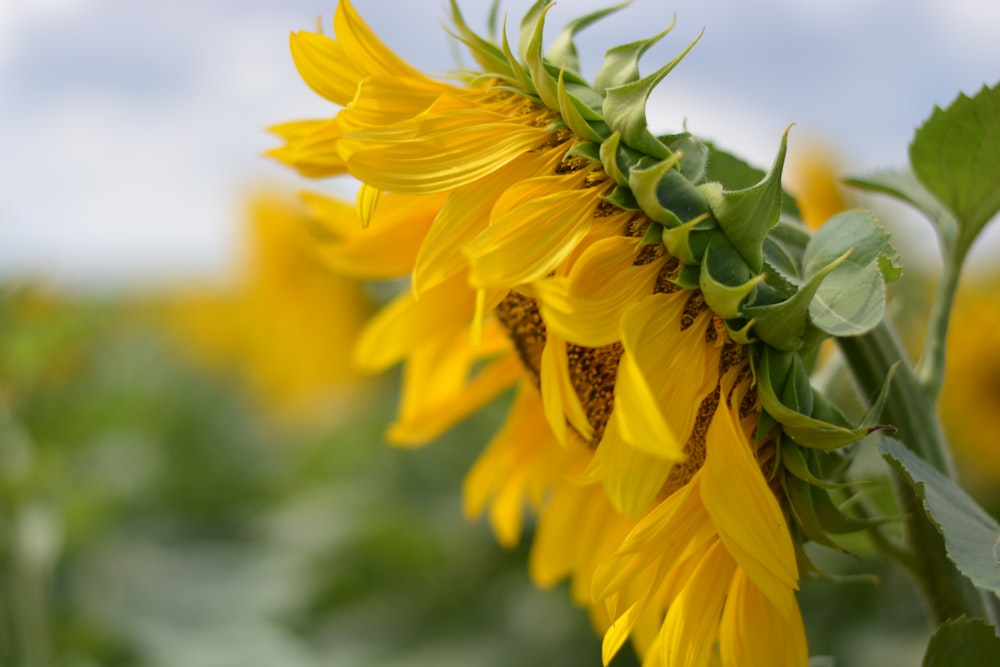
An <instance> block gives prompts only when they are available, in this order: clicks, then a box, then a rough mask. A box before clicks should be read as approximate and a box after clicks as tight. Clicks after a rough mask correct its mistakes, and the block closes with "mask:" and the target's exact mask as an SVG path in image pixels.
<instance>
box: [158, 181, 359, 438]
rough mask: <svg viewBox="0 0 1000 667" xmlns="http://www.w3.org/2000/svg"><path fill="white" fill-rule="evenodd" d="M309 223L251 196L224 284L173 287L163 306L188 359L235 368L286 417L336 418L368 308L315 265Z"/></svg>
mask: <svg viewBox="0 0 1000 667" xmlns="http://www.w3.org/2000/svg"><path fill="white" fill-rule="evenodd" d="M308 225H309V222H308V219H307V218H306V217H305V215H304V213H303V211H302V208H301V206H299V205H297V204H296V202H295V201H294V200H289V198H288V197H286V196H283V195H279V194H274V193H271V194H258V195H255V196H254V197H253V198H252V200H251V201H250V202H249V206H248V213H247V227H246V231H247V238H246V240H245V241H246V242H245V245H244V250H245V253H244V256H243V259H242V262H241V263H240V266H239V267H238V270H237V272H236V275H235V277H234V279H233V281H232V283H231V285H229V287H228V288H218V287H216V288H207V287H205V288H201V289H199V290H197V291H194V292H189V293H183V294H177V295H174V296H173V298H172V299H171V302H172V303H171V307H170V309H169V314H170V321H171V325H172V326H171V328H172V330H173V331H175V332H176V333H177V334H179V336H180V337H181V339H182V340H183V341H184V343H185V346H186V347H187V348H188V349H189V350H191V352H192V353H193V354H194V355H195V356H196V357H197V359H199V360H200V361H202V362H204V363H206V364H208V365H210V366H212V367H215V368H217V369H220V370H223V369H225V370H227V371H228V372H231V373H234V374H236V375H238V376H239V377H240V378H241V379H242V380H243V381H244V382H246V383H247V384H248V386H249V388H250V390H251V391H252V393H253V394H254V395H255V396H257V397H258V398H259V399H260V400H261V401H262V403H263V405H265V406H266V407H268V408H269V409H271V410H273V412H274V413H275V414H276V415H278V416H285V417H288V418H290V419H293V420H302V419H309V420H313V419H324V418H335V417H336V416H337V415H338V414H342V413H343V412H344V410H345V408H346V406H347V405H348V404H349V403H350V400H351V399H352V398H356V396H354V395H355V394H358V393H360V392H361V388H362V384H361V380H360V377H359V375H358V372H357V371H356V369H354V368H353V367H352V365H351V363H350V347H351V344H352V342H353V340H354V339H355V338H356V337H357V335H358V332H359V331H360V329H361V326H362V324H363V322H364V321H365V319H366V318H367V316H368V314H369V313H370V312H371V306H370V302H369V300H368V298H367V296H366V295H365V293H364V291H363V290H362V289H361V288H360V287H359V286H358V285H357V284H356V283H355V282H352V281H348V280H346V279H343V278H339V277H337V276H336V275H333V274H331V273H330V272H329V271H328V270H326V269H325V268H324V267H323V266H322V263H321V260H319V258H317V257H316V256H315V254H314V253H313V252H312V246H311V245H310V243H309V229H308Z"/></svg>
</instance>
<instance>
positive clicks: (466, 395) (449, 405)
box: [386, 331, 522, 447]
mask: <svg viewBox="0 0 1000 667" xmlns="http://www.w3.org/2000/svg"><path fill="white" fill-rule="evenodd" d="M467 337H468V333H467V332H465V331H461V332H458V333H457V334H456V336H455V337H454V338H452V339H450V340H449V339H445V340H444V341H443V342H442V343H441V344H439V345H433V344H432V345H428V346H425V347H424V348H422V349H421V350H419V351H417V352H415V353H413V354H412V355H411V356H410V357H409V359H408V361H407V364H406V368H405V369H404V373H403V396H402V398H401V400H400V410H399V416H398V418H397V419H396V421H395V422H394V423H393V424H392V426H390V428H389V430H388V432H387V433H386V437H387V439H388V440H389V442H391V443H392V444H394V445H399V446H407V447H412V446H418V445H423V444H425V443H427V442H429V441H431V440H433V439H434V438H437V437H439V436H440V435H441V434H442V433H444V432H445V431H446V430H447V429H449V428H451V427H452V426H454V425H455V424H456V423H458V422H459V421H461V420H462V419H464V418H465V417H467V416H468V415H470V414H472V413H473V412H475V411H476V410H479V409H481V408H482V407H483V406H484V405H486V404H487V403H489V402H490V401H491V400H493V399H494V398H496V396H497V395H498V394H499V393H500V392H501V391H503V390H505V389H506V388H507V387H509V386H511V385H512V384H513V383H514V382H515V381H516V380H517V379H518V378H519V377H520V376H521V374H522V370H521V366H520V364H519V362H518V360H517V358H516V356H515V355H513V354H508V355H505V356H502V357H500V358H499V359H497V360H496V361H493V362H491V363H489V364H487V365H486V366H484V367H483V368H482V370H480V371H479V372H478V373H477V374H476V375H474V376H473V377H472V378H471V379H470V373H471V372H472V366H473V364H474V363H475V362H476V361H477V356H475V355H471V354H470V353H469V351H468V350H459V351H458V352H457V353H456V352H455V349H454V348H455V347H456V346H457V345H459V344H460V342H461V340H464V339H467Z"/></svg>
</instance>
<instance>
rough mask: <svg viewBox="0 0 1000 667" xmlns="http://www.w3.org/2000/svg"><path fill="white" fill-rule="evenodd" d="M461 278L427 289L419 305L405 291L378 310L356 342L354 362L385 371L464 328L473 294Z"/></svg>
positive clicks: (363, 366)
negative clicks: (416, 351) (439, 339)
mask: <svg viewBox="0 0 1000 667" xmlns="http://www.w3.org/2000/svg"><path fill="white" fill-rule="evenodd" d="M464 278H465V276H457V277H456V278H454V279H452V280H449V281H447V282H445V283H442V284H441V285H439V286H438V287H436V288H435V289H433V290H428V291H427V292H426V293H424V294H423V295H422V296H421V297H420V301H419V303H418V302H417V299H416V297H414V295H413V294H412V293H410V292H407V293H405V294H402V295H401V296H399V297H397V298H396V299H395V300H394V301H393V302H392V303H390V304H389V305H388V306H386V307H385V308H383V309H382V310H381V311H379V313H378V314H377V315H376V316H375V317H374V318H373V319H372V320H371V321H370V322H369V323H368V326H367V327H365V330H364V332H363V333H362V334H361V338H360V340H358V344H357V346H356V348H355V350H354V359H355V363H357V364H358V366H359V367H361V368H363V369H365V370H369V371H373V372H374V371H381V370H385V369H386V368H388V367H389V366H392V365H393V364H395V363H397V362H398V361H400V360H401V359H403V358H404V357H406V356H407V355H408V354H410V353H412V352H413V351H415V350H416V349H417V348H419V347H420V346H421V345H423V344H425V343H427V342H429V341H433V340H435V339H437V338H440V337H442V336H445V337H447V336H449V334H450V332H455V331H458V330H459V329H461V328H463V326H464V325H467V324H468V323H469V321H470V319H471V317H472V313H473V311H474V308H475V293H474V292H473V291H472V290H470V289H469V288H468V286H467V285H466V284H465V280H464ZM465 335H466V336H467V335H468V333H467V332H466V334H465Z"/></svg>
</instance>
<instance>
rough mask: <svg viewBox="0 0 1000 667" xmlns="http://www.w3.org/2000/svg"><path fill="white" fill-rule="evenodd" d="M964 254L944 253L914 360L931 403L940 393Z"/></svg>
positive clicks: (957, 251) (956, 251)
mask: <svg viewBox="0 0 1000 667" xmlns="http://www.w3.org/2000/svg"><path fill="white" fill-rule="evenodd" d="M964 260H965V256H964V254H963V253H961V252H960V251H959V250H957V249H956V250H954V251H953V252H951V253H946V254H945V260H944V266H943V267H942V269H941V280H940V281H939V282H938V286H937V294H936V295H935V298H934V304H933V305H932V306H931V313H930V319H929V321H928V323H927V338H926V339H925V341H924V349H923V352H922V353H921V354H920V361H919V362H918V363H917V371H916V372H917V377H918V378H919V379H920V384H921V385H923V387H924V391H926V392H927V395H928V396H929V397H930V399H931V405H933V404H934V401H935V400H936V399H937V396H938V394H939V393H941V385H942V384H943V382H944V364H945V341H946V339H947V336H948V322H949V320H950V318H951V306H952V302H953V301H954V300H955V291H956V290H957V289H958V278H959V275H960V274H961V270H962V264H963V262H964Z"/></svg>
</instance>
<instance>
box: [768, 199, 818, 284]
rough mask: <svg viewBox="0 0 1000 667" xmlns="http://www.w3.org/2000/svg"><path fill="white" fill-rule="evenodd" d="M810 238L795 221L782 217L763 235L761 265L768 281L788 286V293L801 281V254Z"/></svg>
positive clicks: (803, 228)
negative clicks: (762, 264) (762, 260)
mask: <svg viewBox="0 0 1000 667" xmlns="http://www.w3.org/2000/svg"><path fill="white" fill-rule="evenodd" d="M811 240H812V234H810V233H809V231H808V230H807V229H806V228H805V227H803V226H802V224H801V223H799V222H798V221H793V220H788V219H786V218H782V219H780V220H778V224H776V225H775V226H774V227H772V228H771V231H769V232H768V233H767V236H766V237H765V238H764V268H765V270H766V271H767V273H768V282H769V283H770V284H772V285H774V286H776V287H779V286H780V289H782V290H787V291H786V292H785V297H786V298H787V297H788V296H791V294H792V293H793V292H794V291H795V285H796V284H797V283H799V282H801V276H802V255H803V254H804V253H805V249H806V246H807V245H809V241H811Z"/></svg>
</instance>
